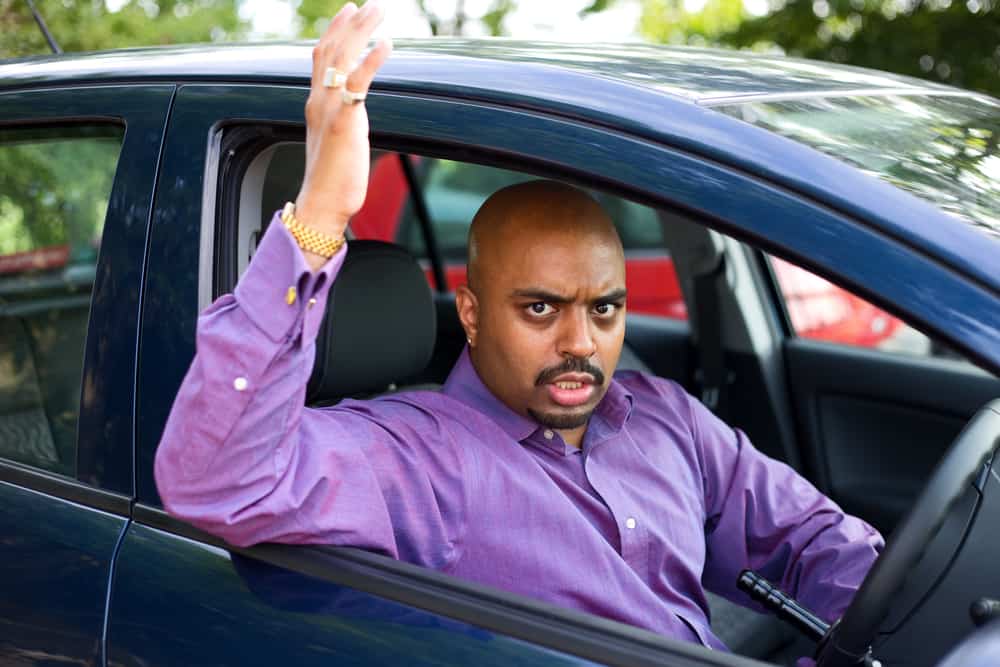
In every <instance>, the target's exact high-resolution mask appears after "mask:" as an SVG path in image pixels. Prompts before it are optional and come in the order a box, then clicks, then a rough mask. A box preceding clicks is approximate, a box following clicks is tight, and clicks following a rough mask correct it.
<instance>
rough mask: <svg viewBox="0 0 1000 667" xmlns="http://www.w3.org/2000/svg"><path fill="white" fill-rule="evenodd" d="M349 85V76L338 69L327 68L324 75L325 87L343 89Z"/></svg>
mask: <svg viewBox="0 0 1000 667" xmlns="http://www.w3.org/2000/svg"><path fill="white" fill-rule="evenodd" d="M345 85H347V74H345V73H344V72H341V71H340V70H339V69H337V68H336V67H327V68H326V72H324V73H323V87H325V88H343V87H344V86H345Z"/></svg>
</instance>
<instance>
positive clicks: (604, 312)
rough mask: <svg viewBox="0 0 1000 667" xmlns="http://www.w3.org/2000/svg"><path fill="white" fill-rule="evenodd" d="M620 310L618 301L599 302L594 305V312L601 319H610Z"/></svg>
mask: <svg viewBox="0 0 1000 667" xmlns="http://www.w3.org/2000/svg"><path fill="white" fill-rule="evenodd" d="M617 311H618V304H616V303H599V304H597V305H596V306H594V312H595V313H597V316H598V317H600V318H601V319H609V318H610V317H612V316H613V315H614V314H615V313H616V312H617Z"/></svg>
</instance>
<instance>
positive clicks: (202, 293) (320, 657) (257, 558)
mask: <svg viewBox="0 0 1000 667" xmlns="http://www.w3.org/2000/svg"><path fill="white" fill-rule="evenodd" d="M306 95H307V91H306V89H305V88H304V87H294V86H278V85H273V86H268V85H263V84H258V85H230V84H219V85H211V84H198V85H186V86H183V87H182V88H181V89H180V90H179V92H178V96H177V100H176V103H175V107H174V112H173V115H172V117H171V123H170V130H169V133H168V137H167V140H166V146H165V150H164V159H163V164H162V168H161V178H160V180H159V183H158V190H157V202H158V205H157V209H156V211H155V212H154V215H153V223H152V227H151V239H150V252H149V261H148V267H147V272H148V278H147V280H146V283H145V292H144V294H145V298H144V308H143V317H142V333H141V339H142V344H141V346H140V350H141V357H140V359H139V369H138V391H139V393H138V396H139V405H138V427H137V436H138V443H137V468H136V483H137V502H136V506H135V510H134V515H133V516H134V522H133V524H132V525H131V526H130V528H129V530H128V533H127V535H126V537H125V539H124V540H123V542H122V546H121V550H120V558H119V564H118V567H117V569H116V572H115V577H114V585H113V587H112V595H111V610H110V624H109V632H108V642H109V647H108V656H109V660H113V661H115V662H116V663H120V664H152V665H156V664H173V663H182V662H183V663H185V664H186V663H187V662H191V661H203V662H207V663H212V664H220V663H222V664H228V663H234V664H235V663H240V664H244V663H251V664H263V663H270V662H275V661H277V660H294V661H296V662H298V663H301V664H312V663H319V662H321V661H322V662H324V663H325V662H328V661H329V660H330V659H331V658H332V659H340V660H343V661H352V660H353V661H357V662H361V661H363V660H364V661H369V662H372V663H374V664H382V663H389V662H407V663H411V662H414V661H421V660H426V661H434V662H439V663H440V662H444V663H447V664H464V663H467V662H473V661H474V662H477V663H480V662H485V663H486V664H492V663H494V662H501V661H502V662H504V663H509V662H526V663H529V664H534V663H552V664H575V663H579V662H580V660H581V659H582V660H589V661H591V662H598V663H602V664H622V665H624V664H670V665H685V664H733V665H736V664H740V663H741V661H740V659H739V658H737V657H734V656H719V657H715V656H712V655H711V654H707V652H706V651H703V650H701V649H698V647H694V646H690V645H684V644H681V643H679V642H676V641H671V640H668V639H664V638H661V637H656V636H653V635H651V634H650V633H647V632H643V631H641V630H636V629H634V628H625V627H623V626H620V625H619V624H616V623H612V622H609V621H605V620H603V619H599V618H596V617H593V616H587V615H583V614H579V613H575V612H572V611H567V610H562V609H557V608H554V607H552V606H550V605H545V604H542V603H535V602H533V601H531V600H525V599H523V598H520V597H517V596H512V595H508V594H504V593H502V592H498V591H494V590H488V589H485V588H483V587H479V586H476V585H473V584H467V583H465V582H459V581H455V580H454V579H452V578H449V577H447V576H445V575H443V574H440V573H434V572H427V571H426V570H422V569H420V568H415V567H413V566H409V565H406V564H403V563H398V562H394V561H390V560H387V559H385V558H383V557H381V556H378V555H375V554H369V553H363V552H358V551H355V550H350V549H330V548H324V547H309V548H306V547H288V546H276V545H263V546H258V547H253V548H250V549H235V548H231V547H227V545H225V544H223V543H222V542H221V541H219V540H217V539H213V538H211V537H209V536H206V535H204V534H203V533H200V532H198V531H196V530H194V529H192V528H190V527H188V526H186V525H185V524H183V523H182V522H179V521H177V520H174V519H172V518H171V517H169V516H167V515H166V514H165V513H163V512H162V510H161V509H160V502H159V499H158V496H157V493H156V488H155V483H154V480H153V474H152V467H153V466H152V462H153V456H154V453H155V449H156V445H157V442H158V440H159V438H160V435H161V433H162V431H163V426H164V423H165V421H166V417H167V414H168V412H169V409H170V405H171V403H172V401H173V397H174V394H175V393H176V391H177V388H178V386H179V385H180V383H181V380H182V378H183V376H184V373H185V370H186V368H187V366H188V364H189V362H190V359H191V358H192V355H193V354H194V330H195V320H196V316H197V312H198V311H199V309H200V308H203V307H205V306H207V305H208V304H209V303H210V302H211V300H212V299H213V298H214V297H215V296H217V295H218V294H221V293H224V292H225V291H228V290H229V289H231V288H232V285H233V284H234V282H235V280H236V278H237V275H238V267H239V265H240V261H241V257H242V256H243V251H244V250H247V247H244V245H242V239H241V241H240V242H237V239H236V236H237V230H238V228H239V227H240V226H241V224H242V223H241V216H240V215H238V214H235V213H234V211H239V210H240V203H241V201H242V199H243V197H244V195H245V194H247V193H245V192H242V191H241V187H240V186H247V187H250V181H251V180H252V179H250V178H249V176H248V174H252V173H253V162H254V160H255V159H256V158H257V157H259V155H260V152H261V149H262V148H264V147H268V146H271V145H274V144H277V143H280V142H281V141H283V140H294V141H302V139H303V132H302V127H301V109H302V107H303V104H304V102H305V99H306ZM666 103H667V102H664V104H666ZM366 104H367V105H368V108H369V113H370V114H371V118H372V127H373V128H376V131H375V134H374V135H373V140H374V141H375V142H376V147H377V148H383V149H385V150H401V149H402V147H401V144H402V145H405V144H406V143H407V142H410V144H411V145H421V146H424V147H427V150H428V151H429V152H432V153H433V154H437V155H441V156H442V157H446V158H447V157H456V156H458V155H459V154H460V155H463V156H466V158H467V159H468V158H469V156H472V157H474V158H477V159H479V160H481V161H483V162H486V163H496V164H498V166H505V167H507V168H518V169H520V170H522V171H529V172H531V173H536V174H541V175H550V176H557V177H570V178H573V179H576V180H578V181H579V182H584V183H588V184H592V185H594V186H595V187H600V188H603V189H607V190H609V191H611V192H615V193H618V194H627V195H629V196H631V197H632V198H635V199H642V200H645V201H650V202H654V203H656V204H657V205H658V206H662V207H664V208H669V209H677V210H683V211H686V212H687V213H688V214H689V215H691V216H692V217H695V218H697V219H698V220H699V221H710V222H711V223H712V224H713V225H715V226H718V227H720V228H725V229H726V230H729V231H731V232H733V233H734V234H738V235H739V236H740V237H741V238H745V239H750V240H759V241H761V242H763V243H766V244H767V245H768V246H769V247H776V248H783V249H784V250H785V252H786V253H788V254H799V255H808V256H813V257H815V258H816V260H815V261H816V262H817V263H818V264H820V265H825V266H826V267H827V268H828V269H831V270H832V267H836V268H837V270H838V271H839V272H840V273H841V274H842V275H845V276H848V277H849V278H850V279H851V280H854V281H857V282H869V281H871V279H872V277H873V276H872V275H871V274H870V273H869V272H868V269H867V268H866V267H867V265H866V264H865V262H863V261H859V259H858V258H857V257H854V256H852V254H851V253H848V252H847V251H845V250H844V248H835V247H830V244H829V243H828V242H827V236H826V235H827V234H829V233H837V234H839V235H840V236H841V237H842V238H844V239H846V240H847V241H851V242H854V245H850V244H848V245H847V246H846V247H848V248H852V247H858V245H859V243H858V242H859V241H860V240H865V239H868V240H870V239H871V238H872V237H873V236H876V234H875V233H874V232H872V231H871V230H869V229H867V228H866V227H865V226H864V225H862V224H859V223H858V221H857V220H855V219H853V218H851V217H849V216H846V215H842V214H840V213H838V212H836V211H835V210H832V209H829V208H825V207H823V206H817V205H816V204H815V202H813V201H810V200H808V199H806V198H802V197H799V196H796V195H795V194H794V193H792V192H788V191H786V190H784V189H782V188H781V187H780V186H778V185H775V184H773V183H767V182H762V180H761V179H760V178H758V177H756V176H751V175H748V174H746V173H742V172H741V171H740V170H738V169H735V168H727V167H725V166H723V165H720V164H719V163H718V162H717V161H711V160H705V159H703V158H700V157H698V156H696V155H692V154H691V153H689V152H683V151H681V150H677V149H672V148H670V147H668V146H664V145H663V144H662V143H658V142H656V141H651V140H648V139H644V138H637V137H633V136H630V135H628V134H627V133H624V132H617V131H615V132H613V131H609V130H607V129H606V128H605V127H604V126H603V125H600V124H597V123H594V124H588V123H586V122H578V121H576V120H568V119H567V118H566V117H565V116H557V115H555V114H553V115H551V116H549V115H546V114H544V113H541V112H526V111H525V110H524V108H523V107H522V108H520V109H519V110H511V109H508V110H505V109H504V108H503V107H502V105H496V104H480V103H477V102H472V101H468V100H464V101H463V100H457V99H449V98H448V97H447V96H442V95H434V96H431V95H426V96H422V95H416V94H415V95H412V96H411V95H409V94H401V93H398V92H396V93H393V94H384V93H383V94H380V93H378V92H377V91H376V92H373V93H372V94H371V95H370V96H369V98H368V102H367V103H366ZM680 113H683V111H680ZM512 129H514V130H516V131H511V130H512ZM206 148H207V153H206ZM233 183H234V184H235V185H236V187H228V188H226V187H220V186H225V185H226V184H233ZM258 187H260V186H259V184H258ZM255 194H259V193H255ZM293 195H294V193H293V192H290V191H289V192H288V193H287V194H286V195H285V196H287V197H291V196H293ZM269 211H270V208H268V209H267V210H263V207H261V206H258V210H256V211H255V212H254V215H253V216H251V217H256V224H258V225H259V224H260V219H261V217H262V216H268V215H269ZM773 220H782V221H784V222H786V223H787V226H783V227H782V228H780V229H776V228H775V227H774V226H773V225H772V224H771V221H773ZM820 229H821V230H822V233H818V232H817V230H820ZM878 241H879V243H880V245H878V246H877V249H884V248H885V247H890V246H892V244H893V241H892V240H891V239H884V238H879V239H878ZM893 247H895V246H893ZM896 251H897V252H896V253H895V254H894V255H893V258H892V263H893V266H894V267H895V268H896V269H898V270H900V271H908V272H913V271H918V270H919V271H926V272H927V273H928V275H929V276H930V278H931V279H932V282H931V285H939V286H938V287H932V289H931V291H933V290H934V289H939V290H948V291H951V290H956V291H957V292H956V293H957V294H959V295H960V296H962V297H963V298H966V299H968V303H970V304H972V305H973V306H974V305H976V304H981V303H985V302H986V301H985V297H980V296H977V294H975V293H971V292H969V290H966V289H965V288H964V287H963V285H962V283H961V282H960V281H956V280H954V279H951V280H950V281H949V278H948V276H947V274H946V272H944V271H943V270H942V269H941V267H939V266H936V265H935V264H934V263H933V262H932V261H930V260H928V259H927V258H926V257H922V256H920V255H919V254H917V253H914V252H911V251H910V250H909V249H907V248H905V247H902V246H899V247H898V248H896ZM873 252H874V250H873ZM860 259H862V260H863V259H865V258H864V257H862V258H860ZM936 279H940V283H938V282H934V280H936ZM873 289H881V290H882V291H883V293H884V295H885V298H886V299H890V300H895V299H899V300H901V301H902V302H903V303H906V304H908V307H909V308H910V309H913V310H916V311H918V312H919V311H920V309H921V308H926V305H925V301H923V300H922V299H921V298H918V296H917V294H916V292H915V290H914V286H913V285H908V284H906V283H894V284H892V285H889V286H887V287H882V286H878V287H876V288H873ZM923 289H924V287H921V290H923ZM963 290H964V291H963ZM921 294H922V293H921ZM977 298H978V299H979V301H976V299H977ZM428 628H430V630H428Z"/></svg>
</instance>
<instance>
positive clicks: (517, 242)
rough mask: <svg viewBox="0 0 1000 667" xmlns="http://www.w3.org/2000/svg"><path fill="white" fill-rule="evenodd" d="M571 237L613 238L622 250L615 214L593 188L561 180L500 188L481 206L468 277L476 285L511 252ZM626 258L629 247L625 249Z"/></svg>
mask: <svg viewBox="0 0 1000 667" xmlns="http://www.w3.org/2000/svg"><path fill="white" fill-rule="evenodd" d="M553 236H556V237H562V238H564V239H565V240H566V241H567V242H581V243H583V242H588V241H589V242H599V243H608V244H610V245H612V246H613V247H617V248H618V249H619V251H621V241H620V240H619V238H618V233H617V232H616V231H615V227H614V224H613V223H612V222H611V218H609V217H608V214H607V213H606V212H605V211H604V209H603V208H601V205H600V204H598V203H597V201H596V200H594V198H593V197H591V196H590V195H589V194H587V193H586V192H584V191H583V190H581V189H579V188H575V187H573V186H571V185H566V184H565V183H559V182H558V181H547V180H537V181H528V182H525V183H517V184H515V185H510V186H508V187H506V188H503V189H501V190H498V191H496V192H495V193H493V195H491V196H490V198H489V199H487V200H486V201H485V202H484V203H483V205H482V206H481V207H480V208H479V211H478V212H477V213H476V216H475V218H473V220H472V226H471V227H470V228H469V263H468V281H469V286H470V287H471V288H472V289H476V286H478V285H480V284H481V281H482V280H483V276H488V275H491V274H492V273H494V271H496V270H498V269H499V268H500V267H503V266H509V265H510V263H509V262H508V261H506V260H507V258H508V257H509V256H511V255H514V256H517V255H520V254H522V253H523V252H524V250H525V246H526V245H531V244H534V243H536V242H538V241H540V240H541V239H542V238H543V237H546V238H551V237H553ZM621 256H622V260H623V261H624V252H623V251H621Z"/></svg>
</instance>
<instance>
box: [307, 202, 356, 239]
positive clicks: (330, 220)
mask: <svg viewBox="0 0 1000 667" xmlns="http://www.w3.org/2000/svg"><path fill="white" fill-rule="evenodd" d="M331 209H332V207H324V206H317V205H316V204H314V203H313V202H311V201H310V200H307V199H304V198H303V197H301V196H300V197H298V198H296V200H295V218H296V219H297V220H298V221H299V222H300V223H302V224H303V225H305V226H306V227H309V228H311V229H315V230H316V231H317V232H320V233H321V234H326V235H327V236H333V237H337V238H339V237H341V236H343V235H344V232H345V231H346V230H347V223H348V222H350V219H351V217H350V216H349V215H337V214H332V215H331V214H330V213H328V212H326V211H330V210H331Z"/></svg>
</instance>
